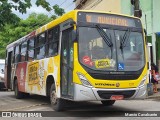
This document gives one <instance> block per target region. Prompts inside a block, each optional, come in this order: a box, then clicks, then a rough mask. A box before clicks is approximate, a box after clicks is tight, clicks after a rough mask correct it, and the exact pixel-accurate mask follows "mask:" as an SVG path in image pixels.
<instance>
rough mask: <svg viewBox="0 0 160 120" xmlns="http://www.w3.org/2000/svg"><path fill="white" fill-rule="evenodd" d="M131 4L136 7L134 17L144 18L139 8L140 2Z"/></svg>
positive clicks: (135, 1) (136, 1)
mask: <svg viewBox="0 0 160 120" xmlns="http://www.w3.org/2000/svg"><path fill="white" fill-rule="evenodd" d="M131 4H132V5H133V6H134V16H135V17H139V18H141V17H142V10H141V9H140V7H139V0H131Z"/></svg>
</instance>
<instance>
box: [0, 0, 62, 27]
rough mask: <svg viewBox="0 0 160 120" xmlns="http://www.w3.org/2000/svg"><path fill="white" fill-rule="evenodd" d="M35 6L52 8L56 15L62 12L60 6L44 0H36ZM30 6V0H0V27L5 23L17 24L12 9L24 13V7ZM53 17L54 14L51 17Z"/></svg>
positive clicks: (17, 20) (49, 9)
mask: <svg viewBox="0 0 160 120" xmlns="http://www.w3.org/2000/svg"><path fill="white" fill-rule="evenodd" d="M36 5H37V6H42V7H43V8H45V9H46V10H47V11H51V10H54V11H55V14H57V15H58V16H60V15H62V14H63V13H64V10H63V9H62V8H59V6H58V5H54V6H51V5H50V4H49V3H48V2H47V1H46V0H36ZM31 6H32V4H31V0H23V1H22V0H0V27H2V26H4V25H5V24H6V23H12V24H15V25H16V24H17V22H19V20H20V19H19V18H18V17H17V16H16V15H15V14H14V13H13V12H12V9H15V10H17V11H19V12H20V13H22V14H23V13H26V12H27V11H26V9H27V8H30V7H31ZM53 18H55V16H54V17H53Z"/></svg>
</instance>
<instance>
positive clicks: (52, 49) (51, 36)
mask: <svg viewBox="0 0 160 120" xmlns="http://www.w3.org/2000/svg"><path fill="white" fill-rule="evenodd" d="M58 46H59V26H58V27H55V28H53V29H51V30H49V31H48V55H49V56H55V55H57V54H58Z"/></svg>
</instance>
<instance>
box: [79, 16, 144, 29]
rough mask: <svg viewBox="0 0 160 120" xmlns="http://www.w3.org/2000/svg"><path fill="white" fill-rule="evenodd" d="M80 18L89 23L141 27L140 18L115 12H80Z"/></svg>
mask: <svg viewBox="0 0 160 120" xmlns="http://www.w3.org/2000/svg"><path fill="white" fill-rule="evenodd" d="M79 20H80V21H81V22H82V21H83V22H87V23H98V24H108V25H117V26H126V27H140V26H141V22H140V20H139V19H135V18H130V17H126V16H120V15H113V14H98V13H79Z"/></svg>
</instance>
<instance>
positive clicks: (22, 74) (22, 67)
mask: <svg viewBox="0 0 160 120" xmlns="http://www.w3.org/2000/svg"><path fill="white" fill-rule="evenodd" d="M26 68H27V62H24V63H19V64H17V69H16V76H17V81H18V89H19V91H21V92H25V80H26Z"/></svg>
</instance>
